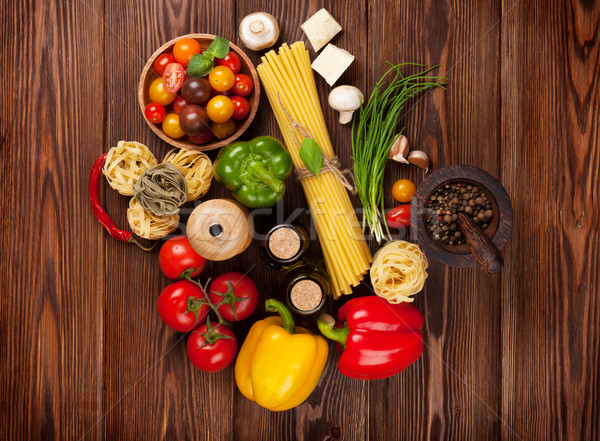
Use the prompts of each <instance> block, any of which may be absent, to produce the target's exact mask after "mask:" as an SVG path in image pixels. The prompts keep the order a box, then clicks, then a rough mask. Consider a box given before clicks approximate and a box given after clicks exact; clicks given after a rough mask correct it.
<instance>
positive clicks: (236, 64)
mask: <svg viewBox="0 0 600 441" xmlns="http://www.w3.org/2000/svg"><path fill="white" fill-rule="evenodd" d="M216 61H217V64H218V65H219V66H227V67H228V68H229V69H231V70H232V71H233V73H234V74H236V73H238V72H239V71H240V69H241V68H242V62H241V61H240V57H239V56H238V54H236V53H235V52H233V51H229V53H228V54H227V55H225V57H223V58H217V59H216Z"/></svg>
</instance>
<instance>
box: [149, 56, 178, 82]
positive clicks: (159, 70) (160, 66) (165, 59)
mask: <svg viewBox="0 0 600 441" xmlns="http://www.w3.org/2000/svg"><path fill="white" fill-rule="evenodd" d="M175 61H176V60H175V57H174V56H173V55H171V54H162V55H159V56H158V57H157V58H156V60H154V72H156V75H159V76H161V77H162V76H163V73H165V68H166V67H167V64H169V63H175Z"/></svg>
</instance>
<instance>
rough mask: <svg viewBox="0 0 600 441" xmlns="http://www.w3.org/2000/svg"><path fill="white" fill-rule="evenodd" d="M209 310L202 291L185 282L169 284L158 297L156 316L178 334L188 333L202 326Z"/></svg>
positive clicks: (193, 284)
mask: <svg viewBox="0 0 600 441" xmlns="http://www.w3.org/2000/svg"><path fill="white" fill-rule="evenodd" d="M209 310H210V306H208V302H206V296H205V295H204V292H203V291H202V289H200V287H199V286H198V285H196V284H195V283H192V282H189V281H187V280H178V281H177V282H175V283H171V284H170V285H168V286H167V287H166V288H165V289H163V291H162V292H161V293H160V296H159V297H158V315H160V318H161V319H162V321H163V322H165V324H166V325H167V326H168V327H169V328H171V329H174V330H175V331H178V332H188V331H191V330H192V329H194V328H197V327H198V326H200V325H202V323H203V322H204V320H206V316H207V315H208V311H209Z"/></svg>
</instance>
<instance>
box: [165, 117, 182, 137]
mask: <svg viewBox="0 0 600 441" xmlns="http://www.w3.org/2000/svg"><path fill="white" fill-rule="evenodd" d="M162 129H163V132H165V134H166V135H167V136H169V137H171V138H174V139H177V138H181V137H182V136H183V135H185V133H183V130H181V126H180V125H179V115H177V114H176V113H169V114H168V115H167V116H165V119H164V120H163V123H162Z"/></svg>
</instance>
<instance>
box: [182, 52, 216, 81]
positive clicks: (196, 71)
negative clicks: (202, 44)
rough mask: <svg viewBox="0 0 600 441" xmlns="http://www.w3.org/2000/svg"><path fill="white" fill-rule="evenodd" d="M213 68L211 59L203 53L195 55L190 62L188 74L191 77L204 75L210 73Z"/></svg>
mask: <svg viewBox="0 0 600 441" xmlns="http://www.w3.org/2000/svg"><path fill="white" fill-rule="evenodd" d="M212 68H213V63H212V61H211V60H209V59H208V58H206V57H205V56H204V55H202V54H196V55H194V56H193V57H192V58H191V59H190V62H189V64H188V67H187V74H188V76H189V77H204V76H206V75H208V74H209V73H210V71H211V70H212Z"/></svg>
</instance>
